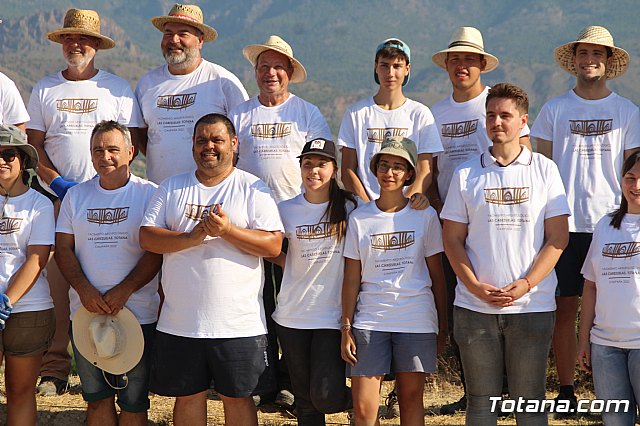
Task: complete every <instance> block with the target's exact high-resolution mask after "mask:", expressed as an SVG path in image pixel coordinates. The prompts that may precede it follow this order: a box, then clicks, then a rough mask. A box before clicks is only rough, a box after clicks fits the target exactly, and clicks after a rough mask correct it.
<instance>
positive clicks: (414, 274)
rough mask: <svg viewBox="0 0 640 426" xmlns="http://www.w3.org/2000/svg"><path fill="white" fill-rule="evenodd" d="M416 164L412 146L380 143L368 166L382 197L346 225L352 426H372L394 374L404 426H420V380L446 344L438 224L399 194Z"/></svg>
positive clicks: (397, 140) (399, 141)
mask: <svg viewBox="0 0 640 426" xmlns="http://www.w3.org/2000/svg"><path fill="white" fill-rule="evenodd" d="M416 158H417V150H416V146H415V144H414V143H413V142H412V141H411V140H409V139H407V138H403V137H388V138H387V139H385V140H384V142H383V143H382V147H381V149H380V151H379V152H378V153H377V154H376V155H375V156H373V157H372V159H371V163H370V168H371V171H372V172H373V173H374V174H375V175H376V177H377V179H378V183H379V184H380V197H379V198H378V199H377V200H375V201H372V202H370V203H368V204H365V205H364V206H361V207H359V208H357V209H356V210H355V211H354V212H353V213H352V214H351V216H350V218H349V224H348V226H347V236H346V242H345V248H344V256H345V271H344V282H343V287H342V325H341V329H342V343H341V347H342V349H341V350H342V358H343V359H344V360H345V361H346V362H347V363H348V367H347V375H350V376H351V384H352V389H353V405H354V412H355V417H356V423H363V424H364V423H366V424H373V423H374V422H375V421H376V418H377V415H378V403H379V401H380V385H381V382H382V379H383V377H384V375H385V374H387V373H394V374H395V378H396V389H397V395H398V402H399V406H400V418H401V422H402V424H408V425H415V424H423V423H424V406H423V402H422V394H423V391H424V383H425V376H426V373H430V372H434V371H435V368H436V353H437V350H441V349H442V348H444V344H445V341H446V335H447V320H446V294H445V286H444V274H443V271H442V260H441V253H442V251H443V248H442V235H441V229H440V222H439V220H438V217H437V214H436V212H435V210H434V209H433V208H431V207H429V208H427V209H426V210H414V209H411V206H410V203H409V200H408V199H407V198H405V196H404V194H403V188H404V186H405V185H410V184H411V182H413V180H414V177H415V174H416ZM436 335H437V337H436Z"/></svg>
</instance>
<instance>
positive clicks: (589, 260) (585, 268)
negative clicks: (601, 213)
mask: <svg viewBox="0 0 640 426" xmlns="http://www.w3.org/2000/svg"><path fill="white" fill-rule="evenodd" d="M609 220H611V219H610V218H609V217H608V216H605V217H604V218H602V219H600V222H599V223H598V224H597V225H596V229H595V230H594V232H593V238H592V239H591V245H590V246H589V251H588V252H587V257H585V259H584V263H583V264H582V269H581V270H580V273H581V274H582V276H583V277H584V279H586V280H589V281H593V282H596V280H597V275H596V271H595V257H596V256H601V253H600V251H599V250H598V246H599V245H600V244H599V243H598V241H599V240H600V233H601V232H603V230H604V228H603V226H602V224H603V223H602V221H607V222H608V221H609ZM606 226H607V227H608V226H609V224H608V223H606Z"/></svg>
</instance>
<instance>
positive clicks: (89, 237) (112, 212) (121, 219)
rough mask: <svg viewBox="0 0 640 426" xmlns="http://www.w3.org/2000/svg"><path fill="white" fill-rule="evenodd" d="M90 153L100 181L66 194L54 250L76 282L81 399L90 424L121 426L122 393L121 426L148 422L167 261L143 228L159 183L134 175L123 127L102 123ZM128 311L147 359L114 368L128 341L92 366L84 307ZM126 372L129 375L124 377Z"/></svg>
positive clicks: (73, 286)
mask: <svg viewBox="0 0 640 426" xmlns="http://www.w3.org/2000/svg"><path fill="white" fill-rule="evenodd" d="M90 152H91V159H92V161H93V165H94V167H95V170H96V171H97V172H98V176H99V177H98V178H96V179H91V180H89V181H86V182H83V183H81V184H79V185H77V186H74V187H73V188H71V189H70V190H69V192H68V193H67V196H66V197H65V199H64V201H63V202H62V207H61V209H60V214H59V216H58V223H57V227H56V253H55V255H56V260H57V262H58V265H59V266H60V271H61V272H62V274H63V276H64V277H65V278H66V279H67V280H69V282H70V283H71V290H70V292H69V299H70V301H71V318H73V322H74V324H73V331H72V333H71V334H72V343H73V350H74V355H75V361H76V366H77V369H78V374H79V375H80V381H81V383H82V396H83V398H84V400H85V401H87V402H88V408H87V424H89V425H91V424H98V423H99V424H114V425H115V424H118V417H117V415H116V409H115V405H114V399H115V395H116V394H117V395H118V400H117V403H118V405H119V406H120V409H121V413H120V418H119V419H120V420H119V421H120V422H121V423H122V424H128V425H129V424H132V425H133V424H135V425H146V424H147V410H148V409H149V398H148V383H149V368H150V367H149V351H150V348H151V345H152V342H153V335H154V332H155V324H156V321H157V318H158V307H159V304H160V296H159V294H158V278H157V274H158V271H159V270H160V265H161V264H162V256H160V255H158V254H154V253H149V252H146V251H144V250H143V249H141V248H140V244H139V242H138V230H139V227H140V223H141V221H142V217H143V215H144V212H145V209H146V208H147V206H148V204H149V201H150V200H151V196H152V195H153V193H154V191H155V189H156V185H155V184H153V183H151V182H149V181H146V180H144V179H141V178H139V177H137V176H135V175H132V174H131V170H130V169H129V163H130V162H131V160H133V154H134V148H133V144H132V142H131V136H130V134H129V130H127V128H126V127H125V126H124V125H122V124H120V123H117V122H115V121H103V122H100V123H98V124H97V125H96V126H95V128H94V129H93V132H92V135H91V151H90ZM125 306H126V308H128V310H130V311H131V312H132V313H133V315H131V314H129V315H130V316H131V317H132V318H133V321H134V323H135V324H136V325H137V324H138V323H139V324H141V326H142V331H141V332H140V334H141V337H142V334H144V345H143V344H142V342H141V343H140V345H139V348H140V356H141V357H142V358H141V359H140V358H138V359H134V360H133V361H132V362H131V363H129V364H127V367H125V368H124V369H122V370H121V371H120V370H118V369H116V370H113V369H111V368H110V367H116V366H117V365H120V364H119V360H120V359H121V357H122V356H125V357H126V353H127V352H128V351H130V350H133V349H134V348H132V347H129V346H130V345H131V343H130V342H128V341H125V342H123V344H124V345H125V346H126V347H124V348H118V347H116V348H112V349H113V351H112V352H113V353H111V352H109V353H110V354H111V355H113V356H112V357H105V358H108V359H107V360H103V361H104V362H103V364H101V363H100V362H98V363H95V361H96V359H94V358H93V357H92V356H90V354H87V352H86V351H83V350H82V348H83V347H84V343H86V342H85V339H82V340H83V342H79V341H78V337H79V336H77V332H78V331H80V333H81V334H85V333H86V332H87V328H89V327H88V324H86V323H83V324H84V326H82V325H80V324H76V323H75V322H76V319H77V318H78V316H77V315H76V312H78V311H79V310H83V311H84V312H85V314H87V315H88V314H89V313H91V314H93V316H96V315H97V316H100V317H102V318H106V317H107V316H118V314H119V313H120V312H122V311H121V310H122V309H123V308H124V307H125ZM74 315H75V316H74ZM134 316H135V317H134ZM138 328H139V327H138ZM94 337H95V336H94ZM119 346H121V345H119ZM142 346H144V355H143V354H142V353H143V351H142ZM79 349H80V350H79ZM102 352H104V353H106V352H107V351H106V349H105V350H104V351H102ZM102 352H100V350H99V351H98V354H100V353H102ZM118 354H119V356H117V355H118ZM98 358H100V357H98ZM103 370H104V371H103ZM108 373H114V374H108ZM123 373H126V378H124V377H122V376H120V375H121V374H123Z"/></svg>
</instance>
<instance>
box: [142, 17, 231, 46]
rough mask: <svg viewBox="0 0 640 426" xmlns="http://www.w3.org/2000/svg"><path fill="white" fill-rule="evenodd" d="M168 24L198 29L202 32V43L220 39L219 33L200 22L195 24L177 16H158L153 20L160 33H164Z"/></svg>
mask: <svg viewBox="0 0 640 426" xmlns="http://www.w3.org/2000/svg"><path fill="white" fill-rule="evenodd" d="M168 22H177V23H180V24H186V25H190V26H192V27H193V28H197V29H198V30H200V31H202V41H204V42H205V43H206V42H209V41H213V40H215V39H216V38H218V32H217V31H216V30H215V29H214V28H213V27H210V26H209V25H206V24H201V23H199V22H193V21H190V20H188V19H184V18H179V17H176V16H156V17H155V18H151V23H152V24H153V26H154V27H156V28H157V29H158V30H160V32H164V24H166V23H168Z"/></svg>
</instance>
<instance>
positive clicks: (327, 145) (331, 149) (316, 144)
mask: <svg viewBox="0 0 640 426" xmlns="http://www.w3.org/2000/svg"><path fill="white" fill-rule="evenodd" d="M308 154H315V155H321V156H323V157H327V158H330V159H332V160H335V159H336V145H335V144H334V143H333V141H330V140H329V139H324V138H316V139H313V140H310V141H309V142H307V143H306V144H304V148H302V153H301V154H300V155H299V156H298V158H302V157H304V156H305V155H308Z"/></svg>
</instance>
